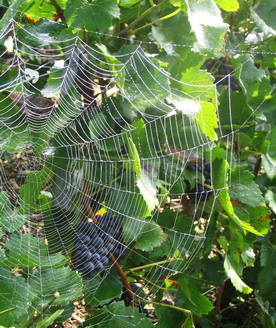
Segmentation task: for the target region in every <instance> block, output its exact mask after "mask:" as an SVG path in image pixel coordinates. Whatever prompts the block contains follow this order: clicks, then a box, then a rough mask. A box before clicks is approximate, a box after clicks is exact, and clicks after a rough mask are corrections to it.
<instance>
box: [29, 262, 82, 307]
mask: <svg viewBox="0 0 276 328" xmlns="http://www.w3.org/2000/svg"><path fill="white" fill-rule="evenodd" d="M30 285H31V288H32V290H33V291H34V292H35V294H36V295H37V302H38V303H39V304H38V306H43V304H47V303H49V302H53V303H52V304H55V305H58V304H60V305H62V304H67V303H68V302H69V301H71V300H72V299H75V298H77V297H79V296H80V295H81V294H82V279H81V277H80V275H79V274H78V273H76V272H74V271H72V270H70V269H69V268H66V267H60V268H52V267H50V268H42V269H38V270H36V272H35V273H34V274H33V275H31V277H30ZM55 293H58V294H55Z"/></svg>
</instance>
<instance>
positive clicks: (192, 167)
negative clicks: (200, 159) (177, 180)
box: [187, 165, 196, 172]
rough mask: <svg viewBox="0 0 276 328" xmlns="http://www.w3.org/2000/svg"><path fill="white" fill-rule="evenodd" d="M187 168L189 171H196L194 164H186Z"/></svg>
mask: <svg viewBox="0 0 276 328" xmlns="http://www.w3.org/2000/svg"><path fill="white" fill-rule="evenodd" d="M187 170H188V171H191V172H194V171H196V165H189V166H187Z"/></svg>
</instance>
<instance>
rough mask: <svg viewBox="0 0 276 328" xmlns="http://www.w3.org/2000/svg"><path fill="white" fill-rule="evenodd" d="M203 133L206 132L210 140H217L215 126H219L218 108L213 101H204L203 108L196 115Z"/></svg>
mask: <svg viewBox="0 0 276 328" xmlns="http://www.w3.org/2000/svg"><path fill="white" fill-rule="evenodd" d="M195 118H196V121H197V123H198V125H199V127H200V130H201V132H202V133H205V134H206V135H207V137H208V138H209V139H210V140H216V139H217V134H216V132H215V130H214V129H215V128H217V127H218V118H217V114H216V108H215V107H214V105H213V104H212V103H209V102H202V103H201V110H200V112H199V113H197V114H196V116H195Z"/></svg>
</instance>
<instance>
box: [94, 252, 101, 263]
mask: <svg viewBox="0 0 276 328" xmlns="http://www.w3.org/2000/svg"><path fill="white" fill-rule="evenodd" d="M100 258H101V256H100V254H98V253H94V254H93V255H92V259H93V260H96V261H99V259H100Z"/></svg>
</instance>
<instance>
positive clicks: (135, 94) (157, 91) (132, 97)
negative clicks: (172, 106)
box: [119, 46, 170, 115]
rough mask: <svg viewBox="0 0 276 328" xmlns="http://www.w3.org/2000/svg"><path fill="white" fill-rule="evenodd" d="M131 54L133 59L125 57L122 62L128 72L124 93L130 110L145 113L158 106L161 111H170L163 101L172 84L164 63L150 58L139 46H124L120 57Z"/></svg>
mask: <svg viewBox="0 0 276 328" xmlns="http://www.w3.org/2000/svg"><path fill="white" fill-rule="evenodd" d="M129 53H132V55H131V57H129V55H128V56H123V57H122V58H121V61H122V62H124V63H125V72H126V79H125V84H124V88H123V89H122V93H123V95H124V97H125V100H126V101H127V102H128V103H129V104H130V105H131V107H130V108H131V109H132V110H133V111H135V112H137V111H139V112H144V111H145V110H146V109H147V108H152V107H156V106H158V108H159V109H160V108H161V109H162V110H164V111H168V110H169V109H168V106H166V105H165V104H164V102H163V100H164V99H165V98H166V96H167V94H168V92H170V82H169V79H168V77H167V76H166V74H168V73H166V72H165V70H164V68H163V67H162V62H160V61H159V60H158V59H157V58H154V57H152V56H151V57H150V56H149V55H148V54H146V53H145V52H143V50H142V49H141V48H139V47H137V46H135V47H134V46H123V47H122V48H121V49H120V53H119V55H124V54H129ZM162 72H164V73H165V74H162ZM161 113H162V112H161ZM159 115H160V114H159Z"/></svg>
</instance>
